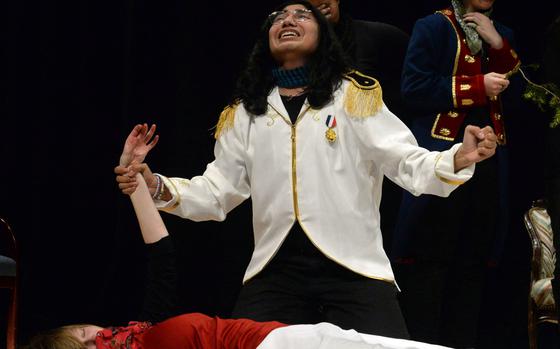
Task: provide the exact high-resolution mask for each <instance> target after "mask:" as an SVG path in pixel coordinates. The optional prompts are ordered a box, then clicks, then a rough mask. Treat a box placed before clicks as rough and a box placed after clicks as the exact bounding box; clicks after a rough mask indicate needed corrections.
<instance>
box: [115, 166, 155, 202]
mask: <svg viewBox="0 0 560 349" xmlns="http://www.w3.org/2000/svg"><path fill="white" fill-rule="evenodd" d="M137 173H141V174H142V176H143V177H144V180H145V181H146V184H147V185H148V190H149V191H150V195H152V196H153V195H154V194H155V192H156V187H157V180H156V176H154V174H153V173H152V171H151V170H150V168H149V167H148V165H147V164H145V163H142V164H139V163H135V162H134V163H132V164H130V166H126V167H125V166H122V165H119V166H117V167H115V174H116V175H117V178H116V179H117V183H118V184H119V189H120V190H121V191H122V192H123V194H127V195H130V194H132V193H134V191H135V190H136V188H137V187H138V182H137V181H136V179H135V177H136V174H137Z"/></svg>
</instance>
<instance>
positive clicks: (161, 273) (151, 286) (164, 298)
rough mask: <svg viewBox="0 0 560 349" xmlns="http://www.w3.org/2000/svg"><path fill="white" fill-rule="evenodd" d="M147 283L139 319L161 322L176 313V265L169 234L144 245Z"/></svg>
mask: <svg viewBox="0 0 560 349" xmlns="http://www.w3.org/2000/svg"><path fill="white" fill-rule="evenodd" d="M146 247H147V250H148V270H147V279H146V280H147V284H146V291H145V295H144V304H143V305H142V312H141V313H140V318H139V321H150V322H152V323H157V322H161V321H163V320H165V319H167V318H169V317H171V316H174V315H176V313H177V267H176V257H175V248H174V245H173V240H172V239H171V237H170V236H166V237H164V238H163V239H161V240H159V241H157V242H155V243H152V244H147V245H146Z"/></svg>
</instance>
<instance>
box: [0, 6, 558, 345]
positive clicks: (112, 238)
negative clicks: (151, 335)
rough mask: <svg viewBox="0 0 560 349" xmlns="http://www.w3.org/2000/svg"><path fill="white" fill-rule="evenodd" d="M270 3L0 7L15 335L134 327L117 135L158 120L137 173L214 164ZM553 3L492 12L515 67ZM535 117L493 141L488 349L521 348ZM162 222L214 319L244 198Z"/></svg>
mask: <svg viewBox="0 0 560 349" xmlns="http://www.w3.org/2000/svg"><path fill="white" fill-rule="evenodd" d="M274 3H278V2H277V1H275V2H270V1H254V2H235V1H229V2H213V1H207V2H203V1H200V2H189V1H185V0H181V1H179V0H170V1H146V0H135V1H133V0H128V1H126V0H120V1H119V0H115V1H85V0H82V1H56V0H55V1H48V2H47V1H45V2H42V3H39V4H37V3H29V2H10V4H4V7H7V8H6V11H2V13H1V14H0V22H1V23H2V24H1V26H2V37H1V39H2V48H3V54H2V57H3V60H4V63H3V64H2V69H1V70H0V73H1V75H2V78H1V81H2V85H1V86H2V90H1V92H2V93H1V100H2V105H1V108H2V110H1V111H0V112H1V125H2V126H1V128H0V130H1V135H2V137H0V140H1V141H0V144H1V156H2V162H1V166H2V171H0V186H1V193H2V194H1V195H2V196H1V197H2V199H1V201H0V215H2V216H5V217H7V219H8V221H9V222H10V223H11V224H12V227H13V229H14V231H15V233H16V234H17V237H18V239H19V243H20V248H21V258H22V264H21V298H20V300H21V302H20V307H21V308H20V310H21V311H20V327H19V329H20V337H21V339H26V338H27V336H28V335H29V334H31V333H34V332H35V331H37V330H42V329H45V328H50V327H54V326H58V325H63V324H68V323H75V322H90V323H97V324H100V325H110V324H111V325H119V324H125V323H126V322H127V321H128V320H131V319H134V318H135V315H136V313H137V311H138V309H139V307H140V302H141V297H142V287H143V272H144V266H145V260H144V249H143V243H142V239H141V237H140V235H139V231H138V227H137V224H136V221H135V218H134V215H133V210H132V207H131V205H130V202H129V200H128V197H126V196H124V195H122V194H120V192H119V190H118V188H117V186H116V184H115V180H114V175H113V172H112V171H113V167H114V166H116V164H117V162H118V156H119V154H120V151H121V148H122V144H123V141H124V139H125V137H126V135H127V134H128V132H129V131H130V129H131V128H132V127H133V126H134V124H136V123H139V122H147V123H157V125H158V133H159V134H160V135H161V140H160V143H159V144H158V146H157V147H156V148H155V149H154V150H153V151H152V153H151V154H150V155H149V157H148V163H149V164H150V166H151V168H152V169H153V170H155V171H157V172H161V173H164V174H166V175H171V176H182V177H188V178H189V177H192V176H194V175H197V174H200V173H202V171H203V170H204V169H205V166H206V163H208V162H209V161H211V160H212V157H213V155H212V149H213V137H212V130H211V128H212V127H213V126H214V125H215V123H216V121H217V118H218V115H219V113H220V111H221V110H222V108H223V107H224V106H225V105H226V103H227V102H228V98H229V95H230V93H231V92H232V88H233V85H234V82H235V78H236V76H237V75H238V72H239V71H240V69H241V68H242V67H243V65H244V62H245V59H246V57H247V54H248V51H249V50H250V48H251V46H252V43H253V41H254V38H255V36H256V33H257V31H258V29H259V27H260V24H261V23H262V21H263V20H264V18H265V17H266V15H267V14H268V13H269V12H270V9H271V8H272V7H273V5H272V4H274ZM342 3H343V8H345V9H346V10H347V11H349V12H350V13H351V14H353V15H354V17H355V18H360V19H367V20H376V21H384V22H388V23H392V24H394V25H397V26H399V27H401V28H402V29H403V30H405V31H406V32H409V33H410V31H411V29H412V25H413V23H414V21H415V20H416V19H417V18H419V17H423V16H425V15H427V14H430V13H431V12H433V11H434V10H435V9H439V8H442V7H444V6H445V5H447V3H448V2H447V1H416V2H408V1H392V2H381V1H372V0H369V1H366V0H342ZM553 3H556V2H539V3H538V7H537V6H525V7H516V5H514V4H513V3H512V2H508V1H498V2H497V4H496V10H495V18H497V19H498V20H501V21H502V22H504V23H506V24H508V25H509V26H511V27H512V28H513V29H514V30H515V31H516V35H517V46H518V52H519V53H520V56H521V57H522V60H523V61H524V63H538V62H539V60H540V52H541V49H542V47H541V45H542V38H543V34H544V32H545V28H546V27H547V25H548V24H549V23H551V22H552V19H553V18H554V15H555V14H558V5H556V4H553ZM545 123H546V122H545V120H543V119H542V117H540V116H539V115H538V114H536V113H535V110H534V109H532V108H531V107H530V106H526V105H525V106H523V107H521V108H520V109H519V112H518V113H517V114H516V115H515V120H514V121H513V125H512V127H511V129H510V133H509V135H508V136H509V140H510V144H511V154H512V160H513V161H512V169H511V174H512V188H513V189H514V191H513V194H512V198H511V200H512V207H513V210H512V219H511V221H512V231H511V234H510V237H509V239H508V241H507V246H506V252H505V256H504V260H503V263H502V264H500V265H499V266H498V267H496V268H493V269H492V270H491V280H492V287H490V288H489V290H488V302H489V303H488V307H487V311H486V314H485V316H484V318H485V320H483V321H484V325H485V328H486V331H487V333H491V334H492V335H491V336H487V337H488V338H489V339H488V340H489V341H493V343H494V344H495V347H503V348H517V347H519V348H524V347H526V340H527V339H526V334H525V330H526V298H525V297H526V288H527V285H528V269H529V263H528V260H529V248H530V246H529V241H528V239H527V238H526V232H525V231H524V230H523V226H522V223H521V214H522V212H523V211H524V210H525V209H526V208H527V207H528V206H529V205H530V202H531V200H533V199H535V198H537V197H540V196H541V193H542V178H541V176H542V173H541V166H540V165H539V162H540V161H542V158H541V157H540V156H541V155H540V154H541V153H542V138H543V137H541V136H540V135H541V132H542V130H543V128H544V127H545ZM164 219H165V221H166V223H167V224H168V227H169V229H170V231H171V233H172V235H173V238H174V239H175V240H176V241H177V244H178V246H179V250H180V257H179V258H180V266H181V296H182V310H184V311H185V312H192V311H199V312H203V313H206V314H210V315H220V316H225V317H227V316H228V315H229V312H230V310H231V308H232V306H233V303H234V301H235V298H236V296H237V292H238V290H239V287H240V285H241V279H242V275H243V272H244V268H245V266H246V264H247V262H248V260H249V258H250V252H251V249H252V230H251V215H250V202H246V203H245V204H243V205H242V206H241V207H240V208H238V209H237V210H235V211H234V212H232V213H231V214H230V215H229V217H228V219H227V221H226V222H223V223H216V222H209V223H192V222H189V221H186V220H182V219H178V218H176V217H173V216H169V215H164ZM385 234H386V238H387V239H390V232H385ZM458 316H460V315H459V314H458Z"/></svg>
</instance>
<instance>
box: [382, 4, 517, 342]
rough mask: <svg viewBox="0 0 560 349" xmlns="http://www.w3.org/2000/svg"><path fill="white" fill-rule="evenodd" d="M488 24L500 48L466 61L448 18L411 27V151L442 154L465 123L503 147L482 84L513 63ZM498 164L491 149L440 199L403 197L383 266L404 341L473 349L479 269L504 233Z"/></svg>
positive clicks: (502, 160)
mask: <svg viewBox="0 0 560 349" xmlns="http://www.w3.org/2000/svg"><path fill="white" fill-rule="evenodd" d="M494 25H495V27H496V29H497V31H498V32H499V33H500V35H501V36H502V37H503V38H504V47H503V48H502V49H501V50H494V49H491V48H489V47H488V45H484V46H485V47H484V48H483V50H482V52H481V53H478V54H477V55H473V54H472V53H471V52H470V50H469V48H468V46H467V45H466V43H465V41H464V40H462V39H464V37H465V35H464V33H463V31H462V29H461V28H460V27H459V25H458V24H457V22H456V19H455V16H454V13H453V12H452V10H450V9H446V10H443V11H438V12H437V13H435V14H432V15H430V16H427V17H425V18H422V19H420V20H418V21H417V22H416V24H415V26H414V29H413V32H412V36H411V40H410V43H409V47H408V51H407V55H406V59H405V63H404V69H403V79H402V93H403V98H404V100H405V101H406V102H407V103H409V110H414V116H413V119H411V129H412V132H413V133H414V135H415V137H416V139H417V140H418V143H419V145H420V146H423V147H425V148H427V149H430V150H441V149H445V148H447V147H449V145H450V144H452V143H458V142H460V141H461V139H462V135H463V133H464V130H465V127H466V125H468V124H472V125H477V126H479V127H484V126H492V127H493V128H494V130H495V132H496V134H497V136H498V140H499V142H501V143H505V142H506V137H505V134H506V133H507V130H506V132H504V131H503V130H500V127H503V122H504V116H503V114H502V111H501V105H500V104H499V103H496V102H495V101H490V100H489V99H488V98H487V96H486V93H485V89H484V84H483V75H484V74H485V73H488V72H491V71H494V72H497V73H502V74H506V73H509V72H510V71H513V70H514V69H515V68H516V67H517V64H518V63H519V61H518V59H517V55H516V54H515V52H514V51H513V50H511V47H510V45H513V35H512V32H511V30H510V29H508V28H507V27H504V26H503V25H501V24H499V23H497V22H496V21H494ZM458 48H459V50H460V52H457V49H458ZM499 98H501V97H499ZM505 117H506V118H507V116H505ZM461 118H464V119H463V120H461ZM506 165H507V154H506V148H505V147H504V145H500V146H499V147H498V149H497V151H496V155H495V156H494V157H492V158H490V159H488V160H486V161H483V162H481V163H478V164H477V165H476V172H475V174H474V176H473V177H472V178H471V179H470V180H469V181H468V182H466V183H465V184H463V185H461V187H459V188H458V189H457V190H456V191H455V192H453V193H452V194H451V195H450V197H449V198H447V199H443V198H438V197H434V196H430V195H421V196H419V197H414V196H413V195H411V194H409V193H407V192H404V194H403V200H402V204H401V208H400V212H399V219H398V220H397V224H396V227H395V233H394V236H393V246H392V252H391V258H392V261H393V263H394V264H393V265H394V271H395V277H396V280H397V282H398V284H399V286H400V288H401V290H402V295H401V308H402V310H403V315H404V316H405V320H406V323H407V326H408V330H409V332H410V335H411V338H412V339H413V340H419V341H425V342H429V343H435V344H440V345H447V346H451V347H459V348H464V347H475V346H476V341H477V328H478V318H479V312H480V308H481V299H482V292H483V289H484V284H485V283H484V281H485V274H486V268H487V264H488V262H489V261H490V260H495V258H497V257H496V256H497V255H499V251H500V249H501V246H502V244H503V239H504V236H505V232H506V231H507V208H506V205H507V202H508V201H507V191H506V188H507V181H508V178H507V170H506V169H507V167H506ZM493 257H494V258H493Z"/></svg>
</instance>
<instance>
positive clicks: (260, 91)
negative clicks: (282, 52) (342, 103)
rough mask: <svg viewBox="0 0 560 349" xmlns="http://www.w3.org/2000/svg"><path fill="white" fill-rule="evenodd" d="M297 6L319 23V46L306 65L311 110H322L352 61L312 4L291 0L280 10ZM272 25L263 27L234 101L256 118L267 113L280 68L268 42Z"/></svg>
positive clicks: (235, 92) (240, 79)
mask: <svg viewBox="0 0 560 349" xmlns="http://www.w3.org/2000/svg"><path fill="white" fill-rule="evenodd" d="M294 4H301V5H303V6H305V8H307V9H308V10H310V11H311V12H312V13H313V16H314V17H315V19H316V20H317V23H318V24H319V43H318V45H317V49H316V51H315V52H314V53H313V54H312V55H311V56H310V57H309V59H308V60H307V63H306V66H307V69H308V71H309V83H308V85H307V87H306V89H305V92H306V93H307V100H308V101H309V104H310V105H311V107H313V108H314V109H320V108H322V107H323V106H325V105H326V104H327V103H329V101H331V100H332V97H333V93H334V91H335V90H336V89H337V88H338V87H339V86H340V83H341V81H342V78H343V75H344V73H346V72H348V70H349V66H350V65H349V60H348V58H347V57H346V56H345V54H344V51H343V49H342V47H341V45H340V43H339V42H338V40H337V38H336V34H334V32H333V30H332V28H331V26H330V25H329V23H328V22H327V19H326V18H325V17H324V16H323V14H322V13H320V12H319V11H318V10H317V9H316V8H315V7H314V6H313V5H311V4H310V3H309V2H308V1H305V0H291V1H287V2H285V3H284V4H283V5H281V6H279V7H278V8H277V9H276V10H282V9H284V8H285V7H286V6H288V5H294ZM271 26H272V21H271V20H270V19H267V20H266V21H265V23H264V24H263V25H262V27H261V32H260V34H259V36H258V38H257V42H256V43H255V46H254V47H253V50H252V51H251V54H250V56H249V60H248V63H247V67H246V68H245V70H244V71H243V72H242V73H241V75H240V77H239V79H238V80H237V84H236V87H235V91H234V93H233V98H232V102H231V105H233V104H235V103H238V102H243V105H244V106H245V109H246V110H247V111H248V112H249V113H251V114H253V115H261V114H264V113H266V111H267V108H268V105H267V97H268V95H269V94H270V92H271V91H272V89H273V88H274V86H275V83H274V79H273V77H272V69H273V68H276V67H277V63H276V62H275V60H274V58H273V57H272V55H271V52H270V47H269V40H268V32H269V30H270V27H271Z"/></svg>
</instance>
